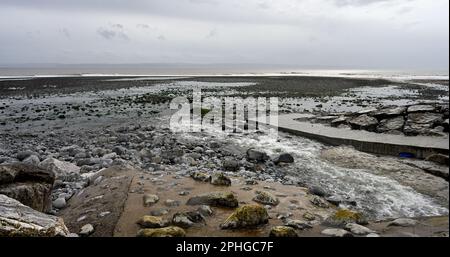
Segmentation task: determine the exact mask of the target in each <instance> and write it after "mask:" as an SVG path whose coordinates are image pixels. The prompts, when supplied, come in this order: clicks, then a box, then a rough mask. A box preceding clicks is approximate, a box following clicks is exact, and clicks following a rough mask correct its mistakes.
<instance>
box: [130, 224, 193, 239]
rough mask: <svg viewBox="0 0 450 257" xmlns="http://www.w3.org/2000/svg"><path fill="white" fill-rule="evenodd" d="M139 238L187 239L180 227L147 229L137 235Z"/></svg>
mask: <svg viewBox="0 0 450 257" xmlns="http://www.w3.org/2000/svg"><path fill="white" fill-rule="evenodd" d="M137 236H138V237H185V236H186V232H185V231H184V229H182V228H180V227H175V226H170V227H165V228H146V229H141V230H139V231H138V233H137Z"/></svg>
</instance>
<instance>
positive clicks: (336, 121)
mask: <svg viewBox="0 0 450 257" xmlns="http://www.w3.org/2000/svg"><path fill="white" fill-rule="evenodd" d="M348 119H349V118H348V117H345V116H340V117H339V118H336V119H334V120H332V121H331V126H333V127H338V126H339V125H342V124H345V123H347V121H348Z"/></svg>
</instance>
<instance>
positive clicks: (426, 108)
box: [408, 104, 436, 113]
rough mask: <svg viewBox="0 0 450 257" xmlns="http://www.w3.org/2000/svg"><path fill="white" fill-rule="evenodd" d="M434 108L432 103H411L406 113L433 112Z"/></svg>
mask: <svg viewBox="0 0 450 257" xmlns="http://www.w3.org/2000/svg"><path fill="white" fill-rule="evenodd" d="M435 110H436V109H435V107H434V106H432V105H425V104H422V105H413V106H410V107H409V108H408V113H414V112H434V111H435Z"/></svg>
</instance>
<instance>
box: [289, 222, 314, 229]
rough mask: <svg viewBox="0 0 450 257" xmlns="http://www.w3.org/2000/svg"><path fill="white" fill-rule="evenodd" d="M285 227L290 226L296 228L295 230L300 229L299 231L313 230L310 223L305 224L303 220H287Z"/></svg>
mask: <svg viewBox="0 0 450 257" xmlns="http://www.w3.org/2000/svg"><path fill="white" fill-rule="evenodd" d="M284 225H285V226H288V227H292V228H295V229H299V230H304V229H310V228H312V226H311V225H310V224H309V223H308V222H305V221H302V220H291V219H286V220H285V221H284Z"/></svg>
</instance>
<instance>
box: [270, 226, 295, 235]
mask: <svg viewBox="0 0 450 257" xmlns="http://www.w3.org/2000/svg"><path fill="white" fill-rule="evenodd" d="M269 237H298V235H297V233H296V232H295V229H293V228H292V227H287V226H276V227H273V228H272V229H271V230H270V233H269Z"/></svg>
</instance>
